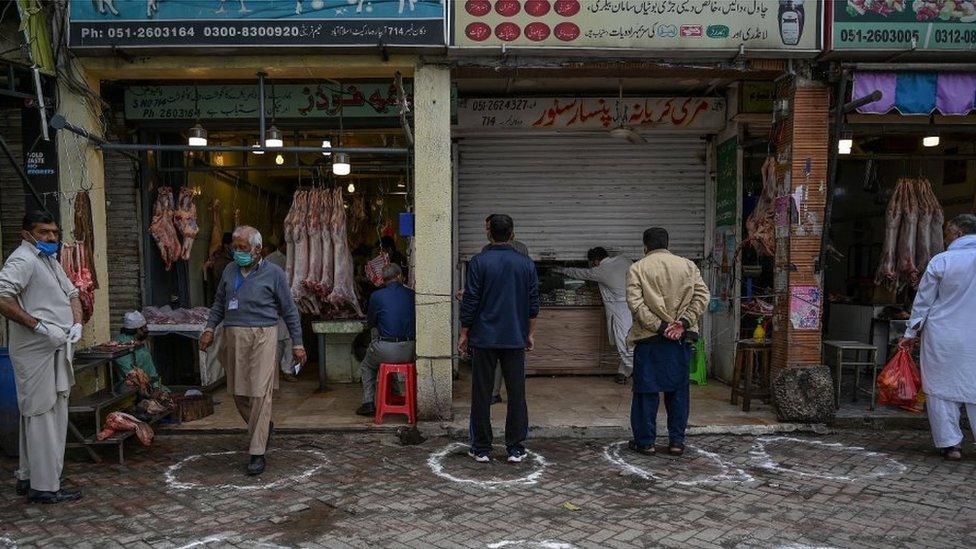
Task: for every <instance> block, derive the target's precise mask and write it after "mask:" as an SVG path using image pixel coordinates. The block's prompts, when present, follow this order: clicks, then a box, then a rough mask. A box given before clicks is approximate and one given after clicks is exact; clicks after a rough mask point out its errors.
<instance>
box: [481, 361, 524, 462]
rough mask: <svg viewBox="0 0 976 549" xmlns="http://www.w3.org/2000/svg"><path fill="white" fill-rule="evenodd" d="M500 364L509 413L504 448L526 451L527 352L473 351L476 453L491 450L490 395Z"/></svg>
mask: <svg viewBox="0 0 976 549" xmlns="http://www.w3.org/2000/svg"><path fill="white" fill-rule="evenodd" d="M496 364H501V367H502V377H504V378H505V390H506V392H507V394H508V413H507V415H506V417H505V446H506V447H507V448H508V450H515V449H518V450H524V449H525V447H524V446H522V443H523V442H525V438H526V437H527V436H528V434H529V410H528V407H527V406H526V405H525V350H524V349H478V348H472V349H471V427H470V430H471V449H472V450H473V451H474V452H475V453H488V452H490V451H491V442H492V432H491V393H492V389H493V388H494V380H495V365H496Z"/></svg>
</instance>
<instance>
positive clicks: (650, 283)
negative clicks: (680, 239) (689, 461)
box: [627, 227, 709, 456]
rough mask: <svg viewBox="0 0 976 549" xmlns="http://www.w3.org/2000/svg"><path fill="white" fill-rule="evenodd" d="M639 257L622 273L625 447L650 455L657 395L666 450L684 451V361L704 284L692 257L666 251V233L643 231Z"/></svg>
mask: <svg viewBox="0 0 976 549" xmlns="http://www.w3.org/2000/svg"><path fill="white" fill-rule="evenodd" d="M644 252H645V253H646V255H645V256H644V259H642V260H640V261H638V262H637V263H634V265H633V266H631V268H630V271H629V272H628V273H627V306H628V307H629V308H630V312H631V314H633V315H634V325H633V326H632V327H631V329H630V337H629V340H630V342H631V343H633V344H634V345H635V347H634V397H633V400H632V401H631V407H630V426H631V429H632V430H633V432H634V440H632V441H631V442H630V448H631V449H632V450H634V451H636V452H639V453H642V454H648V455H650V454H653V453H654V451H655V450H654V438H655V436H656V431H657V425H656V420H657V409H658V403H659V398H660V397H659V393H664V407H665V409H666V410H667V413H668V439H669V443H668V452H669V453H670V454H672V455H676V456H679V455H681V454H682V453H684V439H685V429H686V428H687V427H688V409H689V396H688V364H689V361H690V360H691V350H692V346H693V345H694V342H695V341H696V340H697V339H698V333H699V329H698V321H699V319H700V318H701V316H702V314H703V313H704V312H705V308H706V307H707V306H708V299H709V295H708V286H706V285H705V281H704V280H702V276H701V272H699V270H698V267H697V266H696V265H695V264H694V263H692V262H691V261H689V260H687V259H684V258H682V257H678V256H676V255H673V254H672V253H671V252H669V251H668V231H666V230H665V229H662V228H660V227H653V228H650V229H647V230H646V231H644Z"/></svg>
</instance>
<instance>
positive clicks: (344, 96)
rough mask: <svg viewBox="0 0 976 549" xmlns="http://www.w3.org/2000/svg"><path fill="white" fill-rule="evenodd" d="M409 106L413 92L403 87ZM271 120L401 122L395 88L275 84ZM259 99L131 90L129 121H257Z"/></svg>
mask: <svg viewBox="0 0 976 549" xmlns="http://www.w3.org/2000/svg"><path fill="white" fill-rule="evenodd" d="M404 91H405V92H406V94H407V98H406V99H407V101H408V103H412V101H413V95H412V93H411V86H410V85H409V84H405V85H404ZM265 94H266V96H265V109H266V111H267V112H266V114H267V116H268V117H277V118H330V117H338V116H339V113H340V112H341V113H342V116H344V117H347V118H357V117H378V116H398V115H399V112H400V111H399V107H398V106H397V93H396V87H395V86H394V85H393V84H392V83H386V82H383V83H355V84H344V85H343V86H342V88H341V89H340V88H339V86H338V85H335V84H274V85H270V84H269V85H267V86H266V87H265ZM259 99H260V95H259V92H258V86H257V85H256V84H253V85H247V84H226V85H201V86H128V87H126V88H125V117H126V119H128V120H190V119H196V118H200V119H233V118H257V116H258V110H259Z"/></svg>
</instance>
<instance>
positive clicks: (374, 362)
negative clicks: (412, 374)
mask: <svg viewBox="0 0 976 549" xmlns="http://www.w3.org/2000/svg"><path fill="white" fill-rule="evenodd" d="M416 350H417V344H416V343H415V342H413V341H401V342H399V343H393V342H391V341H381V340H379V339H374V340H373V342H372V343H370V344H369V348H368V349H366V356H365V357H364V358H363V361H362V363H361V364H360V365H359V375H360V376H361V377H362V379H363V403H364V404H366V403H370V402H375V401H376V373H377V372H378V371H379V369H380V364H383V363H384V362H385V363H389V364H401V363H404V362H413V361H414V354H415V352H416Z"/></svg>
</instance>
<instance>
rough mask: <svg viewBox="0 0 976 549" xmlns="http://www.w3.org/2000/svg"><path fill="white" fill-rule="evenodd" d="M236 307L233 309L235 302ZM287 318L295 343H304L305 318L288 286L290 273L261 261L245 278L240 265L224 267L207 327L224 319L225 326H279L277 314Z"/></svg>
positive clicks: (286, 322)
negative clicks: (303, 318) (300, 312)
mask: <svg viewBox="0 0 976 549" xmlns="http://www.w3.org/2000/svg"><path fill="white" fill-rule="evenodd" d="M235 300H236V301H237V303H236V305H237V306H236V308H233V309H232V308H230V306H231V304H232V303H233V302H234V301H235ZM279 316H280V317H281V318H283V319H284V320H285V325H286V326H288V331H289V333H291V340H292V344H293V345H295V346H299V345H301V344H302V319H301V315H300V314H299V312H298V307H296V306H295V300H294V299H292V296H291V288H289V287H288V275H286V274H285V272H284V271H282V270H281V267H279V266H277V265H275V264H274V263H271V262H268V261H262V262H261V263H259V264H258V266H257V267H255V268H254V270H252V271H251V273H250V274H248V275H247V276H246V277H245V276H242V274H241V268H240V267H238V266H237V264H236V263H233V262H231V263H230V264H228V265H227V267H225V268H224V273H223V276H222V277H221V279H220V285H219V286H217V295H216V296H214V303H213V307H211V308H210V320H209V321H208V322H207V327H208V328H214V327H215V326H217V325H218V324H220V323H221V322H223V323H224V326H245V327H258V328H261V327H267V326H276V325H277V324H278V317H279Z"/></svg>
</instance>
